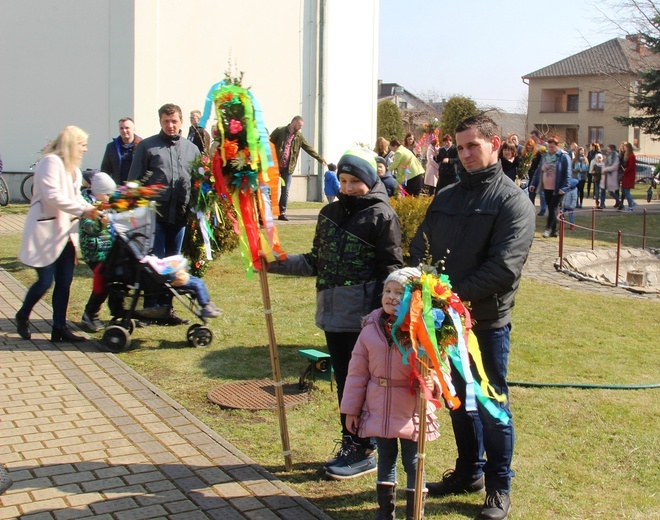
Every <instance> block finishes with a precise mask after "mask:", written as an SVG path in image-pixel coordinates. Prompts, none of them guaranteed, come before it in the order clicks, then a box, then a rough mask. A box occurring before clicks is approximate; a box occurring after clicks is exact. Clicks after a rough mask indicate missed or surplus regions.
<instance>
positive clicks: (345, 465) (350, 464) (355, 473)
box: [325, 440, 377, 480]
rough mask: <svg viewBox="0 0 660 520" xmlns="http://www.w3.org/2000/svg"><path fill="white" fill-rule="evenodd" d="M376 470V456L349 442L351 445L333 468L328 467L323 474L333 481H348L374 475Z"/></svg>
mask: <svg viewBox="0 0 660 520" xmlns="http://www.w3.org/2000/svg"><path fill="white" fill-rule="evenodd" d="M376 469H377V465H376V454H375V453H374V452H373V451H372V450H367V449H366V448H364V447H363V446H361V445H360V444H356V443H355V442H353V441H352V440H351V444H350V445H349V446H348V447H347V450H346V452H345V453H344V454H342V456H340V457H338V461H337V463H336V464H335V465H333V466H328V467H327V468H326V470H325V474H326V475H327V476H328V477H330V478H331V479H334V480H348V479H351V478H355V477H361V476H362V475H368V474H369V473H374V472H375V471H376Z"/></svg>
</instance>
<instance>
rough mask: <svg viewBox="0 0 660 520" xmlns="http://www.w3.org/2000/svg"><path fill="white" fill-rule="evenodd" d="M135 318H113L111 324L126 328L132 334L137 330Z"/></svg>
mask: <svg viewBox="0 0 660 520" xmlns="http://www.w3.org/2000/svg"><path fill="white" fill-rule="evenodd" d="M135 322H136V320H135V319H132V320H127V319H125V318H112V321H110V325H113V326H118V327H121V328H122V329H126V330H127V331H128V335H129V336H130V335H131V334H133V332H135Z"/></svg>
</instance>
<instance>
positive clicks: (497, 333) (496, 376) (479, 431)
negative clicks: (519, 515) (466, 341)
mask: <svg viewBox="0 0 660 520" xmlns="http://www.w3.org/2000/svg"><path fill="white" fill-rule="evenodd" d="M510 331H511V326H510V325H507V326H505V327H502V328H499V329H492V330H481V331H475V335H476V337H477V340H478V341H479V347H480V349H481V356H482V360H483V363H484V370H485V371H486V375H487V376H488V379H489V381H490V383H491V385H493V388H494V389H495V391H496V392H498V393H500V394H503V395H505V396H506V397H507V402H506V403H504V404H503V403H498V402H496V401H493V404H495V405H496V406H497V407H498V408H500V409H502V410H504V412H505V413H506V414H507V415H508V416H509V418H510V419H511V417H512V416H511V411H510V409H509V387H508V385H507V382H506V375H507V367H508V362H509V336H510ZM452 378H453V380H454V381H455V386H456V393H457V394H458V396H459V397H460V399H461V402H464V400H465V382H464V381H463V379H462V378H461V376H460V375H459V374H458V372H457V371H456V370H455V369H454V368H453V367H452ZM477 409H478V410H477V411H476V412H474V411H473V412H466V411H465V406H461V407H460V408H458V409H457V410H453V411H451V412H450V413H449V415H450V417H451V422H452V427H453V429H454V439H455V440H456V447H457V448H458V458H457V459H456V472H457V473H459V474H462V475H468V476H470V477H472V478H475V479H476V478H479V477H480V476H481V474H482V473H484V474H485V477H486V490H487V491H492V490H498V491H501V492H505V493H508V492H509V491H510V490H511V477H512V476H513V472H512V471H511V459H512V457H513V443H514V431H513V419H511V420H510V421H509V424H502V423H500V422H499V421H498V420H497V419H495V418H494V417H493V416H492V415H490V414H489V413H488V411H486V409H485V408H483V407H482V406H481V405H480V404H477ZM484 452H485V455H486V459H484Z"/></svg>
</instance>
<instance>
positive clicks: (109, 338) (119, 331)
mask: <svg viewBox="0 0 660 520" xmlns="http://www.w3.org/2000/svg"><path fill="white" fill-rule="evenodd" d="M102 341H103V344H104V345H105V346H106V347H107V348H108V350H109V351H110V352H121V351H122V350H124V349H127V348H128V347H129V346H130V344H131V335H130V334H129V333H128V331H127V330H126V329H125V328H124V327H120V326H119V325H110V326H109V327H108V328H107V329H105V332H104V333H103V338H102Z"/></svg>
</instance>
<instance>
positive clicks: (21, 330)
mask: <svg viewBox="0 0 660 520" xmlns="http://www.w3.org/2000/svg"><path fill="white" fill-rule="evenodd" d="M16 332H18V335H19V336H20V337H21V338H23V339H30V338H32V332H30V320H29V319H28V318H21V317H19V316H18V314H17V315H16Z"/></svg>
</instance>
